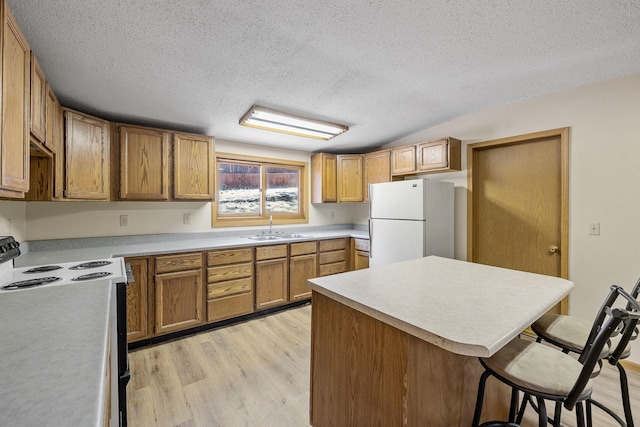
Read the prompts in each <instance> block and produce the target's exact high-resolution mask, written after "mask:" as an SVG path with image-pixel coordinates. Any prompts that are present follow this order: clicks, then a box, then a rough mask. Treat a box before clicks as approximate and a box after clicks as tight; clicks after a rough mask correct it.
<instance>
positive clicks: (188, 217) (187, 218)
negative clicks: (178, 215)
mask: <svg viewBox="0 0 640 427" xmlns="http://www.w3.org/2000/svg"><path fill="white" fill-rule="evenodd" d="M182 223H183V224H185V225H189V224H191V214H190V213H184V214H182Z"/></svg>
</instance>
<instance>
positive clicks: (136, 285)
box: [124, 258, 149, 342]
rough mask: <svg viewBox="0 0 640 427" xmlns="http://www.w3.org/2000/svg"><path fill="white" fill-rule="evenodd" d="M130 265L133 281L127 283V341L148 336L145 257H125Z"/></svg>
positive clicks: (146, 266)
mask: <svg viewBox="0 0 640 427" xmlns="http://www.w3.org/2000/svg"><path fill="white" fill-rule="evenodd" d="M124 262H126V263H129V264H130V265H131V272H132V273H133V278H134V282H133V283H129V284H128V285H127V341H129V342H133V341H139V340H141V339H144V338H147V337H148V336H149V321H148V319H149V313H148V307H149V305H148V304H149V301H148V293H147V272H148V260H147V258H125V260H124Z"/></svg>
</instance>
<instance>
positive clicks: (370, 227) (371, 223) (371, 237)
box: [369, 217, 373, 259]
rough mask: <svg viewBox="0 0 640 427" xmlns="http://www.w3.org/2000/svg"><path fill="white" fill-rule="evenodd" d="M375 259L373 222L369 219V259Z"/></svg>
mask: <svg viewBox="0 0 640 427" xmlns="http://www.w3.org/2000/svg"><path fill="white" fill-rule="evenodd" d="M371 258H373V222H371V217H369V259H371Z"/></svg>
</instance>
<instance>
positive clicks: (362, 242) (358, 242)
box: [353, 239, 369, 252]
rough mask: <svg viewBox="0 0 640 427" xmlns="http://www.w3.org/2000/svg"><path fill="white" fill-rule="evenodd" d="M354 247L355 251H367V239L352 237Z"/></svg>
mask: <svg viewBox="0 0 640 427" xmlns="http://www.w3.org/2000/svg"><path fill="white" fill-rule="evenodd" d="M353 240H354V244H355V248H356V250H357V251H364V252H369V240H367V239H353Z"/></svg>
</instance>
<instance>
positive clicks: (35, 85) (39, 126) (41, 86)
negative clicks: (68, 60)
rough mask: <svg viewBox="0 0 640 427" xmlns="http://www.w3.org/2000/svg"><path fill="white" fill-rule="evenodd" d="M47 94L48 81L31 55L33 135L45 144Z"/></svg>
mask: <svg viewBox="0 0 640 427" xmlns="http://www.w3.org/2000/svg"><path fill="white" fill-rule="evenodd" d="M46 93H47V80H46V78H45V77H44V73H43V72H42V68H40V64H38V61H37V59H36V56H35V55H34V54H33V52H32V53H31V135H33V136H34V137H35V138H36V139H37V140H38V141H40V142H42V143H44V142H45V134H46V110H45V105H46Z"/></svg>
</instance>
